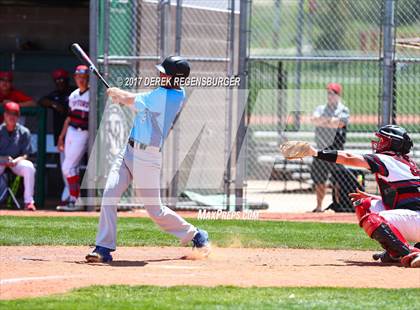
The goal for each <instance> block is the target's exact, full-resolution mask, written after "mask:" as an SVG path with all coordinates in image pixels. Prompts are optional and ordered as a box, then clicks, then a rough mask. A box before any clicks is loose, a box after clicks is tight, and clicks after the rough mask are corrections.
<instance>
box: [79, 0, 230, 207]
mask: <svg viewBox="0 0 420 310" xmlns="http://www.w3.org/2000/svg"><path fill="white" fill-rule="evenodd" d="M237 3H238V1H227V0H226V1H224V0H223V1H219V0H218V1H195V0H194V1H192V0H183V1H179V0H178V1H166V0H165V1H153V0H144V1H141V0H138V1H99V2H98V5H99V7H98V13H99V15H98V16H99V19H98V21H97V23H98V25H99V27H98V33H99V35H98V46H97V53H98V62H99V64H100V66H101V70H102V72H104V74H105V78H106V79H108V80H109V81H110V83H111V84H112V85H114V86H118V87H120V88H123V89H127V90H129V91H133V92H143V91H148V90H151V89H153V88H154V87H152V86H148V85H147V81H150V82H152V79H153V78H155V77H158V71H157V70H156V68H155V65H156V64H157V63H159V62H161V61H162V60H163V59H164V58H165V57H166V56H169V55H181V56H183V57H185V58H186V59H187V60H188V61H189V62H190V65H191V78H200V77H206V78H218V77H226V76H233V68H234V64H233V58H234V57H233V53H234V50H233V48H234V47H233V46H234V43H233V40H235V37H234V35H233V32H234V29H233V28H234V27H235V25H234V23H235V17H234V16H235V15H238V11H237V10H238V7H236V9H235V4H236V5H238V4H237ZM186 93H187V99H186V106H185V108H184V110H183V112H182V114H181V116H180V118H179V119H178V120H177V123H176V126H175V127H174V128H173V130H172V131H171V132H170V134H169V136H168V139H167V140H166V142H165V145H164V150H163V156H164V157H163V171H162V184H161V185H162V196H163V197H166V203H168V204H170V205H172V206H175V205H176V203H177V202H178V200H179V199H178V198H179V197H180V196H181V197H182V196H189V195H197V194H199V195H202V194H206V195H209V194H220V193H223V190H224V187H225V181H224V180H225V172H226V168H227V163H228V158H229V156H230V150H231V145H232V141H231V140H232V138H231V136H232V135H231V134H229V133H228V131H229V132H230V131H231V128H230V127H229V124H231V123H232V115H233V112H232V111H231V112H229V107H231V106H232V100H233V99H232V94H231V90H230V89H227V88H226V87H223V88H220V87H211V88H199V87H187V88H186ZM97 96H98V103H99V106H98V116H97V119H98V125H97V127H98V134H97V137H96V140H95V141H94V142H92V144H93V153H91V160H90V162H89V167H91V168H92V173H91V176H90V177H87V178H85V179H84V187H86V188H94V189H97V188H99V190H95V191H96V193H95V196H96V197H100V193H101V189H103V187H104V185H105V182H106V177H107V174H108V172H109V169H110V165H111V164H112V162H113V160H114V158H115V157H116V156H117V155H118V153H119V152H120V151H121V149H122V148H124V147H125V144H126V140H127V139H128V135H129V132H130V129H131V125H132V120H133V113H132V112H131V111H129V110H127V109H124V108H120V107H116V106H114V105H112V104H110V101H109V100H108V101H107V100H106V96H105V88H104V87H103V86H102V85H98V94H97ZM228 139H229V140H228ZM104 154H106V156H105V155H104ZM229 171H230V169H229ZM133 196H134V195H133V189H129V190H128V191H127V192H126V194H125V196H124V201H123V204H125V205H130V204H131V203H132V202H133V201H131V198H132V197H133ZM93 202H94V204H97V202H98V201H97V200H94V201H93ZM221 203H222V204H224V203H225V201H222V202H221Z"/></svg>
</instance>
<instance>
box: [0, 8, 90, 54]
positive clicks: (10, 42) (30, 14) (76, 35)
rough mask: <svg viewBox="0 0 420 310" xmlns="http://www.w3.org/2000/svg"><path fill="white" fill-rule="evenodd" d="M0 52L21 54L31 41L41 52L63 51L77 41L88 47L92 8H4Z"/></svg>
mask: <svg viewBox="0 0 420 310" xmlns="http://www.w3.org/2000/svg"><path fill="white" fill-rule="evenodd" d="M0 37H1V42H0V50H1V51H18V50H22V45H23V44H24V43H26V42H28V41H31V42H33V43H34V45H35V46H37V47H38V48H39V49H40V50H47V51H54V52H63V51H67V49H68V46H69V44H71V43H73V42H75V41H77V42H80V43H81V44H83V45H86V46H88V43H89V9H88V8H74V7H73V8H65V7H26V6H1V7H0Z"/></svg>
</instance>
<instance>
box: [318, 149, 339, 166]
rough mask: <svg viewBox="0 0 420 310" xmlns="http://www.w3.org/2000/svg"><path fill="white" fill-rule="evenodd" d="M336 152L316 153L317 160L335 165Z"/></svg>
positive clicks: (323, 151) (324, 151)
mask: <svg viewBox="0 0 420 310" xmlns="http://www.w3.org/2000/svg"><path fill="white" fill-rule="evenodd" d="M337 156H338V153H337V151H329V150H322V151H318V154H317V155H316V157H317V158H319V159H322V160H325V161H329V162H332V163H335V162H336V161H337Z"/></svg>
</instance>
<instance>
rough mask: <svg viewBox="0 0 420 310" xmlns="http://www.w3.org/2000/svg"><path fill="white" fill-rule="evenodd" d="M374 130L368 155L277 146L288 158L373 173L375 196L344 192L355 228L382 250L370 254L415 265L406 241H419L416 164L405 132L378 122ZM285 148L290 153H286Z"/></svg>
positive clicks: (419, 173)
mask: <svg viewBox="0 0 420 310" xmlns="http://www.w3.org/2000/svg"><path fill="white" fill-rule="evenodd" d="M375 135H376V137H377V138H378V140H377V141H372V149H373V152H374V154H365V155H363V156H362V155H356V154H352V153H349V152H347V151H336V150H331V151H329V150H323V151H317V150H316V149H315V148H313V147H312V146H310V145H309V144H306V145H305V144H304V143H302V142H298V143H300V145H298V143H293V142H292V143H290V147H289V146H287V145H285V146H282V151H283V154H284V155H285V157H289V158H290V157H303V156H314V157H316V158H318V159H321V160H324V161H327V162H333V163H338V164H342V165H348V166H354V167H360V168H366V169H369V170H370V171H371V172H373V173H374V174H375V177H376V181H377V183H378V186H379V190H380V193H381V195H380V196H376V195H371V194H368V193H365V192H361V191H358V192H357V193H352V194H350V197H351V199H352V201H353V204H354V206H355V210H356V216H357V218H358V220H359V225H360V227H362V228H363V229H364V231H365V232H366V233H367V234H368V236H369V237H371V238H372V239H374V240H376V241H378V242H379V243H380V244H381V246H382V247H383V248H384V249H385V252H383V253H380V254H375V255H374V259H375V260H377V259H380V260H381V261H382V262H386V263H389V262H401V263H402V265H403V266H406V267H417V268H418V267H420V249H418V248H416V247H412V246H411V245H410V244H409V243H408V241H411V242H413V243H415V242H420V169H419V168H418V167H417V165H416V163H415V162H414V161H413V160H411V159H410V157H409V156H408V155H407V154H408V153H409V152H410V150H411V148H412V147H413V142H412V140H411V138H410V137H409V135H408V133H407V131H406V130H405V129H404V128H401V127H399V126H396V125H387V126H383V127H381V128H380V129H379V130H378V132H376V133H375ZM293 148H295V149H294V150H293ZM299 149H300V150H299ZM289 151H292V153H295V154H293V155H290V152H289ZM299 152H301V154H298V153H299Z"/></svg>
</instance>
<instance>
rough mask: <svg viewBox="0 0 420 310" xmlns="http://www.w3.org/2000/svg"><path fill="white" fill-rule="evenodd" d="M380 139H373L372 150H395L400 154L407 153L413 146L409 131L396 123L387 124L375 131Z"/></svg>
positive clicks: (377, 151) (378, 151)
mask: <svg viewBox="0 0 420 310" xmlns="http://www.w3.org/2000/svg"><path fill="white" fill-rule="evenodd" d="M375 136H376V137H378V138H379V140H372V142H371V143H372V150H373V152H374V153H383V152H387V151H393V152H396V153H400V154H407V153H409V152H410V150H411V148H412V147H413V141H412V140H411V139H410V137H409V136H408V133H407V131H406V130H405V129H404V128H402V127H400V126H396V125H386V126H382V127H381V128H379V130H378V131H377V132H375Z"/></svg>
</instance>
